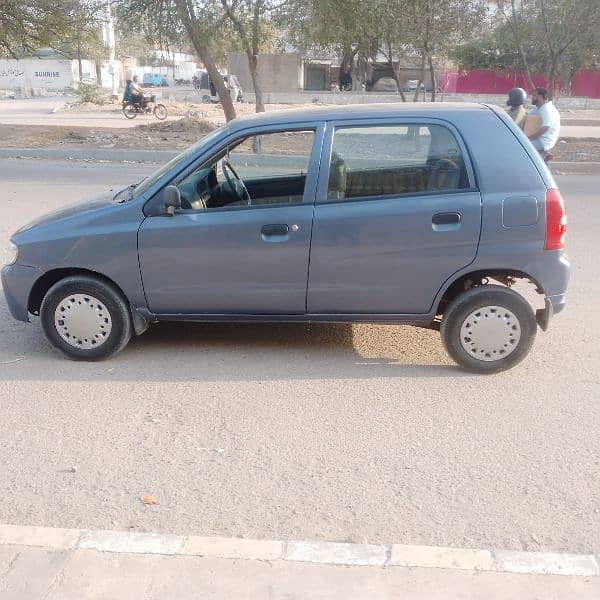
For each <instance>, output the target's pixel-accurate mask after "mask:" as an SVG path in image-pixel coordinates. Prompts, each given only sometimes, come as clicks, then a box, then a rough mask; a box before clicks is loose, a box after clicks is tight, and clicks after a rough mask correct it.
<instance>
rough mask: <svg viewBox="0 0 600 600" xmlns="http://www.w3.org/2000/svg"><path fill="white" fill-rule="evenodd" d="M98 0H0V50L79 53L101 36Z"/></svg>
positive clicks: (12, 53) (13, 53)
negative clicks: (77, 49) (84, 46)
mask: <svg viewBox="0 0 600 600" xmlns="http://www.w3.org/2000/svg"><path fill="white" fill-rule="evenodd" d="M100 6H101V4H100V2H99V1H95V0H82V1H79V0H20V1H19V2H12V1H10V0H0V52H3V53H4V54H7V55H9V56H12V57H13V58H19V57H21V56H24V55H26V54H29V53H31V52H33V51H34V50H36V49H37V48H40V47H50V48H53V49H55V50H58V51H61V52H63V53H65V54H66V55H72V54H75V51H76V47H77V40H79V41H80V46H81V44H86V45H94V39H96V40H97V39H98V37H99V26H98V21H97V13H98V10H99V9H100Z"/></svg>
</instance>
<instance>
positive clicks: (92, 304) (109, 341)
mask: <svg viewBox="0 0 600 600" xmlns="http://www.w3.org/2000/svg"><path fill="white" fill-rule="evenodd" d="M40 316H41V321H42V327H43V328H44V331H45V333H46V336H47V337H48V339H49V340H50V342H51V343H52V344H53V345H54V346H55V347H56V348H58V349H59V350H61V351H62V352H64V353H65V354H66V355H67V356H68V357H69V358H72V359H74V360H90V361H92V360H103V359H105V358H108V357H109V356H112V355H113V354H116V353H117V352H119V351H120V350H122V349H123V348H124V347H125V346H126V345H127V342H129V339H130V338H131V333H132V325H131V313H130V311H129V307H128V305H127V302H126V300H125V299H124V298H123V296H122V295H121V294H120V293H119V292H118V291H117V290H116V289H115V288H114V287H113V286H111V285H110V284H108V283H105V282H104V281H102V280H100V279H96V278H94V277H88V276H73V277H67V278H65V279H62V280H61V281H59V282H57V283H55V284H54V285H53V286H52V287H51V288H50V289H49V290H48V292H47V293H46V296H45V297H44V300H43V302H42V306H41V310H40Z"/></svg>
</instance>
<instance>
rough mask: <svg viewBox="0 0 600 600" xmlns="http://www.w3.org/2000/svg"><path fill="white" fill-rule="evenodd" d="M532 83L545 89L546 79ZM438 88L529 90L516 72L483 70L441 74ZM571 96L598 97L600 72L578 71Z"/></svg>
mask: <svg viewBox="0 0 600 600" xmlns="http://www.w3.org/2000/svg"><path fill="white" fill-rule="evenodd" d="M532 79H533V83H534V84H535V85H536V86H539V87H546V86H547V84H548V80H547V79H546V78H545V77H543V76H541V75H533V76H532ZM440 84H441V88H442V90H443V91H445V92H448V93H454V92H456V93H463V94H506V93H507V92H508V91H509V90H510V89H511V88H513V87H522V88H524V89H525V90H527V91H529V90H528V89H527V88H528V87H529V86H528V85H527V82H526V81H525V76H524V75H523V73H521V72H519V71H486V70H483V69H479V70H473V71H466V72H454V73H444V74H442V77H441V81H440ZM571 95H572V96H587V97H589V98H600V71H579V73H577V74H576V75H575V77H574V78H573V80H572V82H571Z"/></svg>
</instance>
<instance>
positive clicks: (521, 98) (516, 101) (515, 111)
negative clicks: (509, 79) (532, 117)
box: [506, 87, 527, 129]
mask: <svg viewBox="0 0 600 600" xmlns="http://www.w3.org/2000/svg"><path fill="white" fill-rule="evenodd" d="M526 99H527V92H526V91H525V90H524V89H523V88H520V87H515V88H513V89H512V90H510V92H508V100H507V102H506V104H507V105H508V106H509V107H510V108H509V109H508V111H507V112H508V114H509V115H510V118H511V119H512V120H513V121H514V122H515V123H516V124H517V125H518V126H519V127H520V128H521V129H523V128H524V127H525V119H526V118H527V111H526V110H525V107H524V106H523V105H524V104H525V100H526Z"/></svg>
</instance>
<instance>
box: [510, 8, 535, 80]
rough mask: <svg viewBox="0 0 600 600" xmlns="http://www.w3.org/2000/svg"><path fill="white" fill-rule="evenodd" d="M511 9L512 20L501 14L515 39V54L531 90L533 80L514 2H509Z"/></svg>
mask: <svg viewBox="0 0 600 600" xmlns="http://www.w3.org/2000/svg"><path fill="white" fill-rule="evenodd" d="M511 8H512V19H510V18H509V17H508V16H507V15H506V13H505V12H504V10H502V14H503V16H504V18H505V19H506V20H507V21H508V24H509V26H510V28H511V29H512V32H513V36H514V38H515V43H516V45H517V52H518V53H519V56H520V57H521V62H522V63H523V70H524V71H525V79H526V81H527V85H528V86H529V89H530V90H533V88H534V87H535V85H534V84H533V79H532V77H531V69H530V68H529V60H528V59H527V53H526V52H525V50H524V48H523V40H522V38H521V32H520V30H519V23H518V22H517V7H516V3H515V0H511Z"/></svg>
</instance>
